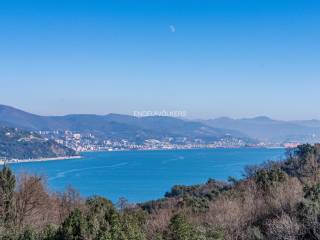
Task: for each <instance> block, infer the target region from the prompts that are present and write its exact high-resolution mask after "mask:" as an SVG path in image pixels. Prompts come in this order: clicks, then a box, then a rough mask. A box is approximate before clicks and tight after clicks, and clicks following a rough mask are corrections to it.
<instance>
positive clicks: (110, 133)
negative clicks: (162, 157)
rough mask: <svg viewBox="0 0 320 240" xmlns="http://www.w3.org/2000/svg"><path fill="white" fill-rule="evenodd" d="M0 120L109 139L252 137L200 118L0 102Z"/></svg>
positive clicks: (213, 139)
mask: <svg viewBox="0 0 320 240" xmlns="http://www.w3.org/2000/svg"><path fill="white" fill-rule="evenodd" d="M0 124H2V125H5V126H10V127H17V128H21V129H25V130H29V131H55V130H60V131H66V130H69V131H74V132H80V133H92V134H94V135H95V136H100V137H102V138H109V139H118V140H121V139H127V140H130V141H135V142H138V143H139V142H143V141H144V140H146V139H165V138H174V139H181V138H187V139H188V140H190V141H193V140H196V139H201V140H203V141H206V142H208V141H215V140H218V139H221V138H223V137H226V136H228V137H230V136H232V137H235V138H239V139H240V138H241V139H245V140H246V141H252V140H251V139H250V138H249V137H248V136H247V135H246V134H243V133H241V132H239V131H237V130H229V129H224V128H220V127H219V128H215V127H212V126H208V125H206V124H204V123H201V122H195V121H186V120H181V119H177V118H172V117H160V116H154V117H142V118H137V117H133V116H129V115H119V114H108V115H103V116H101V115H90V114H74V115H66V116H39V115H35V114H31V113H27V112H25V111H22V110H19V109H16V108H13V107H9V106H5V105H0Z"/></svg>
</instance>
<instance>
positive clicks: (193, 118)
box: [0, 103, 320, 121]
mask: <svg viewBox="0 0 320 240" xmlns="http://www.w3.org/2000/svg"><path fill="white" fill-rule="evenodd" d="M1 106H6V107H12V108H15V109H18V110H21V111H24V112H27V113H31V114H35V115H39V116H45V117H51V116H66V115H81V114H90V115H97V116H103V115H108V114H119V115H128V116H134V117H146V116H169V117H175V118H181V119H185V120H192V121H202V120H211V119H219V118H230V119H234V120H243V119H253V118H269V119H272V120H278V121H303V120H316V121H320V119H315V118H312V119H278V118H273V117H271V116H268V115H252V116H244V117H232V116H231V115H229V116H212V117H208V118H200V117H197V116H191V117H190V116H189V115H188V113H187V112H186V116H179V115H177V116H174V115H170V113H174V111H170V110H169V111H166V110H163V109H162V110H161V111H158V110H154V111H141V112H140V114H146V115H135V113H134V112H132V113H121V112H106V113H94V112H93V113H92V112H91V113H90V112H69V113H65V114H42V113H37V112H34V111H32V110H31V111H29V110H26V109H23V108H19V107H17V106H10V105H7V104H2V103H0V107H1ZM161 112H162V113H164V114H161ZM157 113H160V114H157ZM166 114H167V115H166Z"/></svg>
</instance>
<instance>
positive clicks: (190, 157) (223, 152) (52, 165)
mask: <svg viewBox="0 0 320 240" xmlns="http://www.w3.org/2000/svg"><path fill="white" fill-rule="evenodd" d="M81 155H82V158H80V159H68V160H57V161H44V162H26V163H15V164H11V168H12V169H13V171H14V172H15V173H17V174H19V173H28V174H37V175H39V176H42V177H43V178H44V179H45V181H46V183H47V185H48V188H49V190H50V191H52V192H56V191H64V190H65V189H66V188H68V187H70V186H71V187H73V188H75V189H76V190H78V191H79V192H80V194H81V195H82V196H84V197H89V196H93V195H100V196H104V197H106V198H108V199H110V200H112V201H113V202H114V203H116V202H117V201H118V200H119V199H120V198H125V199H127V200H128V201H129V202H131V203H139V202H145V201H149V200H155V199H158V198H161V197H163V196H164V194H165V193H166V192H167V191H170V189H171V188H172V187H173V186H174V185H192V184H201V183H205V182H206V181H207V180H208V179H209V178H212V179H217V180H227V179H228V177H229V176H232V177H235V178H238V179H240V178H241V177H243V174H244V169H245V167H246V166H250V165H257V164H261V163H263V162H265V161H268V160H275V161H278V160H283V159H284V157H285V149H282V148H273V149H271V148H270V149H268V148H235V149H193V150H157V151H116V152H87V153H82V154H81Z"/></svg>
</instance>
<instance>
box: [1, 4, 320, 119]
mask: <svg viewBox="0 0 320 240" xmlns="http://www.w3.org/2000/svg"><path fill="white" fill-rule="evenodd" d="M319 10H320V2H319V1H313V0H311V1H302V0H291V1H275V0H262V1H253V0H244V1H201V3H199V1H195V0H188V1H167V0H164V1H161V2H154V1H146V0H143V1H142V0H138V1H134V2H132V1H128V0H126V1H125V0H122V1H89V0H80V1H67V2H66V1H62V0H55V1H53V0H48V1H39V0H37V1H36V0H31V1H22V0H13V1H6V2H5V3H2V5H1V8H0V17H1V21H0V29H1V30H0V31H1V32H0V52H1V57H0V64H1V69H0V83H1V94H0V103H2V104H5V105H9V106H15V107H17V108H19V109H23V110H25V111H28V112H33V113H36V114H40V115H65V114H70V113H90V114H100V115H101V114H107V113H120V114H130V115H131V114H132V113H133V112H134V111H162V110H165V111H185V112H186V113H187V117H188V118H192V119H194V118H201V119H208V118H216V117H220V116H228V117H232V118H248V117H254V116H268V117H270V118H273V119H281V120H301V119H320V112H319V111H315V108H314V106H313V105H314V104H315V103H317V102H319V93H318V90H319V89H320V81H319V78H320V73H319V70H318V68H319V65H320V58H319V55H320V48H319V44H318V43H319V40H320V31H319V27H318V25H319V23H320V14H319Z"/></svg>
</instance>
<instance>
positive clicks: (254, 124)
mask: <svg viewBox="0 0 320 240" xmlns="http://www.w3.org/2000/svg"><path fill="white" fill-rule="evenodd" d="M202 123H204V124H206V125H208V126H211V127H215V128H227V129H232V130H235V131H239V132H242V133H244V134H246V135H248V136H249V137H251V138H254V139H259V140H261V141H270V142H290V141H297V142H310V143H315V142H318V141H319V140H320V124H319V121H317V120H310V121H280V120H273V119H270V118H268V117H256V118H243V119H232V118H227V117H223V118H216V119H211V120H206V121H202Z"/></svg>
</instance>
